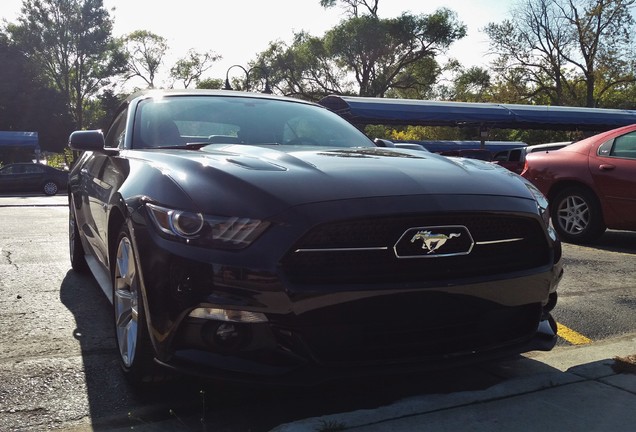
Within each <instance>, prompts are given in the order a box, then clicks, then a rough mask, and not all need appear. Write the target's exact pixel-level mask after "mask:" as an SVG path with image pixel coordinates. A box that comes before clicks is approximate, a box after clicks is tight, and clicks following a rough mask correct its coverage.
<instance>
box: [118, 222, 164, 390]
mask: <svg viewBox="0 0 636 432" xmlns="http://www.w3.org/2000/svg"><path fill="white" fill-rule="evenodd" d="M112 272H113V274H112V280H113V307H114V311H115V338H116V341H117V349H118V351H119V360H120V365H121V368H122V370H123V371H124V375H125V377H126V379H127V380H128V382H129V383H131V384H133V385H140V384H143V383H147V382H151V381H155V380H156V379H155V378H156V374H155V365H154V362H153V350H152V345H151V342H150V338H149V336H148V327H147V324H146V312H145V309H144V303H143V297H142V293H141V286H140V283H139V274H138V271H137V263H136V261H135V250H134V247H133V243H132V240H131V236H130V232H129V231H128V228H127V227H126V225H124V226H123V227H122V229H121V231H120V233H119V236H118V239H117V252H116V255H115V260H114V265H113V270H112Z"/></svg>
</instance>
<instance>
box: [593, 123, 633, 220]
mask: <svg viewBox="0 0 636 432" xmlns="http://www.w3.org/2000/svg"><path fill="white" fill-rule="evenodd" d="M589 168H590V172H591V174H592V178H593V180H594V183H595V184H596V187H597V189H598V190H599V192H600V194H601V195H602V197H603V198H604V200H605V201H606V202H607V204H608V205H609V206H610V208H611V209H612V210H613V212H614V213H615V214H616V216H617V219H618V221H619V223H621V224H624V226H622V227H623V228H625V229H636V131H634V132H630V133H627V134H624V135H621V136H618V137H615V138H613V139H610V140H608V141H606V142H604V143H602V144H600V145H597V146H593V147H592V149H591V154H590V158H589Z"/></svg>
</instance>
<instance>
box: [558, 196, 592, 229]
mask: <svg viewBox="0 0 636 432" xmlns="http://www.w3.org/2000/svg"><path fill="white" fill-rule="evenodd" d="M557 222H558V224H559V225H560V226H561V228H562V229H563V231H565V232H567V233H568V234H572V235H576V234H579V233H581V232H583V231H584V230H585V229H586V228H587V226H588V225H589V223H590V208H589V206H588V204H587V202H586V201H585V200H584V199H583V198H581V197H579V196H576V195H570V196H568V197H566V198H565V199H564V200H563V201H561V202H560V203H559V208H558V209H557Z"/></svg>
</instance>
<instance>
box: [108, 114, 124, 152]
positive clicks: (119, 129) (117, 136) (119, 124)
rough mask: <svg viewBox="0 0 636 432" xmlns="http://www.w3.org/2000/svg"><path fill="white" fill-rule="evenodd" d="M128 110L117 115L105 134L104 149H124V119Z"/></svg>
mask: <svg viewBox="0 0 636 432" xmlns="http://www.w3.org/2000/svg"><path fill="white" fill-rule="evenodd" d="M127 113H128V110H124V111H122V112H120V113H119V115H118V116H117V118H115V121H114V122H113V124H112V126H111V127H110V129H109V130H108V133H107V134H106V138H105V141H106V147H113V148H124V141H125V138H126V117H127Z"/></svg>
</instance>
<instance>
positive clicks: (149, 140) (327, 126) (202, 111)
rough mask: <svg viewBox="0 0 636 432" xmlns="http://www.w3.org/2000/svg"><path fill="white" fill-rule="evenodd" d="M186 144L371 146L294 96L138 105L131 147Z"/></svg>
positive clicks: (166, 98)
mask: <svg viewBox="0 0 636 432" xmlns="http://www.w3.org/2000/svg"><path fill="white" fill-rule="evenodd" d="M187 144H199V145H201V144H203V145H204V144H249V145H292V146H319V147H372V146H373V143H372V141H371V140H369V139H368V138H367V137H366V136H365V135H364V134H363V133H362V132H360V131H359V130H358V129H356V128H355V127H354V126H353V125H351V124H350V123H348V122H347V121H346V120H344V119H342V118H341V117H340V116H338V115H336V114H334V113H332V112H331V111H328V110H327V109H325V108H322V107H318V106H314V105H308V104H305V103H299V102H294V101H285V100H276V99H264V98H250V97H233V96H220V95H205V96H164V97H162V98H156V99H146V100H144V101H142V102H141V103H140V104H139V105H138V106H137V111H136V113H135V126H134V134H133V148H137V149H139V148H158V147H180V146H186V145H187Z"/></svg>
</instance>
